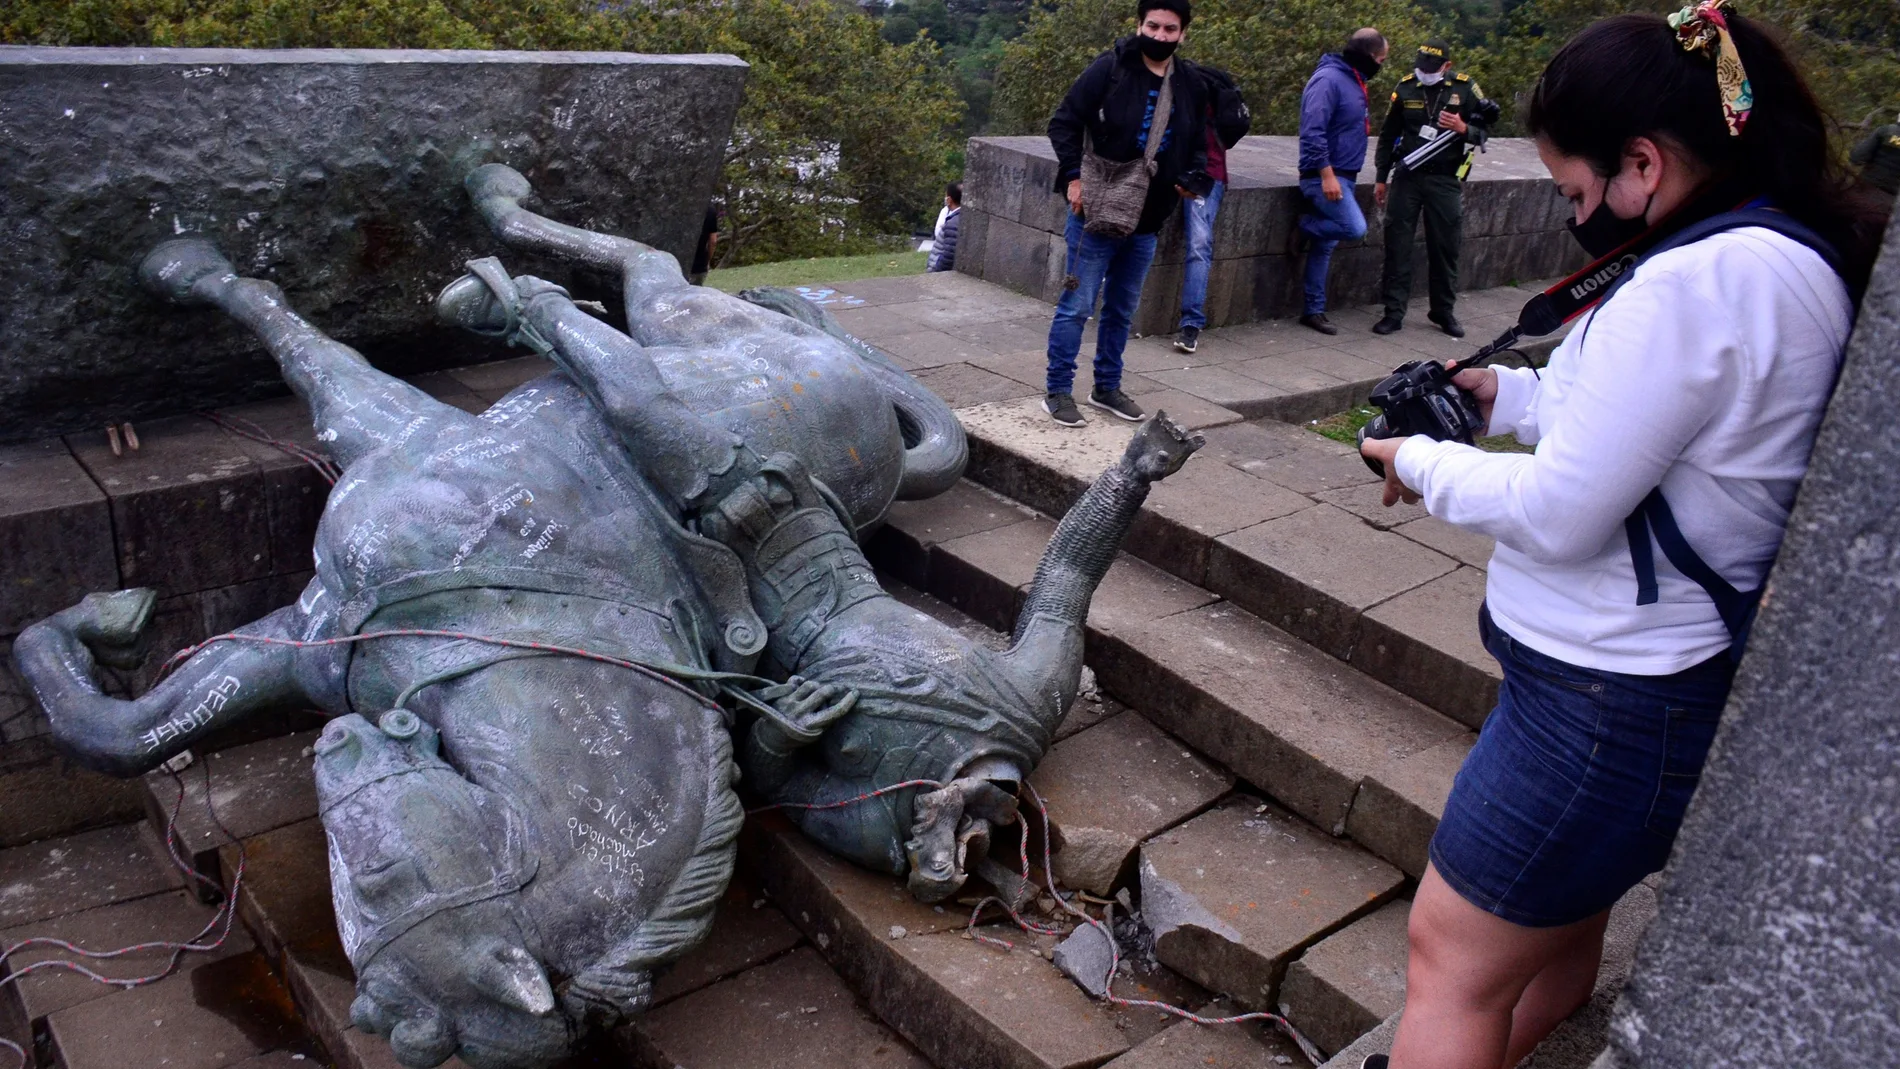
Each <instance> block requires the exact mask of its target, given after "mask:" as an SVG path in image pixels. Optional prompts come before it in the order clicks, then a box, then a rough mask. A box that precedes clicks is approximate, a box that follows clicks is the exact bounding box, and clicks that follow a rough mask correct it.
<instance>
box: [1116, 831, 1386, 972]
mask: <svg viewBox="0 0 1900 1069" xmlns="http://www.w3.org/2000/svg"><path fill="white" fill-rule="evenodd" d="M1404 879H1405V877H1404V875H1403V874H1401V873H1400V872H1399V870H1397V869H1395V868H1393V867H1392V866H1390V865H1388V864H1386V863H1385V862H1383V861H1380V860H1379V859H1378V858H1376V857H1373V856H1372V855H1371V854H1368V853H1366V852H1365V851H1364V850H1361V849H1360V848H1358V847H1356V846H1353V845H1352V844H1350V843H1344V842H1341V841H1339V840H1337V839H1334V838H1332V837H1331V836H1329V835H1327V834H1326V833H1325V832H1322V831H1320V830H1319V829H1318V828H1315V827H1312V826H1311V825H1309V824H1306V823H1305V822H1303V821H1300V820H1299V819H1297V818H1295V817H1293V816H1292V815H1291V814H1289V813H1287V812H1285V811H1284V810H1281V809H1280V808H1279V807H1277V806H1273V805H1269V804H1266V803H1264V802H1261V801H1259V800H1257V799H1253V798H1248V797H1245V796H1237V797H1235V798H1234V799H1231V800H1229V801H1228V802H1227V803H1225V804H1223V805H1221V806H1219V807H1217V808H1215V809H1214V810H1212V811H1211V812H1208V813H1205V814H1203V815H1201V816H1199V817H1196V818H1194V819H1193V820H1191V821H1188V822H1187V823H1186V824H1183V825H1181V826H1180V827H1178V828H1175V829H1174V830H1172V831H1169V832H1166V833H1164V834H1162V835H1159V836H1157V837H1155V838H1154V839H1151V840H1149V841H1148V842H1147V843H1144V844H1143V845H1142V848H1141V911H1142V919H1143V920H1144V921H1146V922H1147V924H1148V926H1149V927H1150V928H1152V929H1153V930H1154V932H1155V956H1156V957H1158V958H1160V959H1161V963H1162V964H1164V965H1167V966H1168V967H1170V968H1172V969H1175V970H1177V971H1178V972H1180V973H1182V974H1183V975H1185V976H1187V977H1188V978H1189V979H1192V980H1194V981H1196V982H1198V983H1200V984H1203V985H1205V986H1206V987H1208V988H1209V989H1211V990H1214V991H1218V992H1220V993H1221V994H1223V995H1226V996H1228V997H1229V998H1232V999H1234V1000H1235V1001H1237V1002H1239V1003H1240V1004H1241V1005H1243V1006H1246V1007H1248V1008H1250V1009H1267V1008H1270V1007H1272V1006H1274V1005H1275V995H1276V993H1277V992H1278V989H1279V985H1280V980H1281V977H1282V975H1283V973H1284V972H1285V969H1286V966H1287V964H1288V963H1289V962H1291V961H1292V959H1293V958H1295V957H1297V956H1298V955H1299V953H1300V952H1301V951H1302V950H1304V949H1305V948H1307V947H1309V946H1311V945H1313V944H1314V943H1316V942H1318V941H1319V940H1320V939H1322V938H1324V937H1325V936H1327V935H1328V934H1330V933H1332V932H1333V931H1336V930H1337V929H1339V928H1340V927H1342V926H1344V925H1345V924H1347V923H1348V922H1350V921H1352V920H1353V919H1354V918H1356V917H1359V916H1361V915H1363V914H1365V913H1367V912H1370V911H1371V910H1372V909H1373V908H1375V907H1377V906H1378V905H1379V904H1380V903H1381V902H1383V901H1384V900H1386V899H1387V898H1389V897H1391V896H1392V895H1393V894H1395V893H1397V891H1398V889H1399V887H1400V885H1401V884H1402V883H1403V882H1404Z"/></svg>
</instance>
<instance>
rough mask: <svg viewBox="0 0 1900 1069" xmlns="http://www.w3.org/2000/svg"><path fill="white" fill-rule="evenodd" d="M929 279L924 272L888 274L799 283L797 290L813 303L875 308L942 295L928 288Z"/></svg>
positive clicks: (826, 305)
mask: <svg viewBox="0 0 1900 1069" xmlns="http://www.w3.org/2000/svg"><path fill="white" fill-rule="evenodd" d="M930 281H931V280H930V278H929V277H928V276H925V275H887V276H885V277H883V278H860V279H853V280H851V281H849V282H833V283H829V284H826V285H821V286H801V287H798V289H799V291H800V292H801V293H804V294H805V295H806V298H807V299H808V300H814V303H817V304H819V305H821V306H823V307H828V308H829V307H840V306H849V307H853V308H859V307H866V306H870V307H877V306H879V305H886V304H904V303H907V302H910V301H917V300H922V299H924V298H926V297H933V296H941V294H936V293H932V292H931V291H930V287H929V285H928V283H929V282H930Z"/></svg>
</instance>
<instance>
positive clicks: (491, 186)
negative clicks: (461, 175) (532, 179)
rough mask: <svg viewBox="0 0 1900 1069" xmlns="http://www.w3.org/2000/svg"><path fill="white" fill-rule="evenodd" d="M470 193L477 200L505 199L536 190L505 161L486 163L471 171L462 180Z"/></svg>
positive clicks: (518, 196)
mask: <svg viewBox="0 0 1900 1069" xmlns="http://www.w3.org/2000/svg"><path fill="white" fill-rule="evenodd" d="M462 185H463V187H464V188H466V189H467V190H468V195H469V196H470V197H472V198H474V199H475V200H477V201H481V200H486V199H488V198H490V197H499V198H501V199H503V200H520V199H522V198H523V197H526V196H527V195H528V194H530V193H532V192H534V187H533V186H531V185H529V184H528V179H527V178H526V177H525V176H524V175H522V173H521V172H520V171H517V170H515V169H514V168H513V167H510V166H508V165H507V164H505V163H484V164H482V165H481V166H480V167H477V168H475V169H474V170H473V171H470V172H469V174H468V178H466V179H464V180H463V182H462Z"/></svg>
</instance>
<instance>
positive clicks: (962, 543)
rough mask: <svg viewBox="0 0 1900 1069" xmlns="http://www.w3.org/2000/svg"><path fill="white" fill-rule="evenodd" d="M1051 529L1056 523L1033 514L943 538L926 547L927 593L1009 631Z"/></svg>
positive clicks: (1002, 629) (1046, 545)
mask: <svg viewBox="0 0 1900 1069" xmlns="http://www.w3.org/2000/svg"><path fill="white" fill-rule="evenodd" d="M1055 533H1056V525H1055V524H1053V523H1051V522H1050V521H1048V520H1046V519H1043V518H1041V517H1037V518H1036V519H1033V520H1024V521H1022V522H1021V523H1014V524H1011V525H1009V526H1008V527H998V528H995V529H993V530H989V531H983V532H981V533H979V534H973V535H965V536H963V537H962V538H957V539H952V540H951V541H948V542H945V543H943V544H942V545H939V546H937V547H936V548H935V549H934V550H932V551H931V559H930V593H932V594H935V595H936V596H937V597H940V598H942V599H943V600H945V601H947V602H949V603H950V604H951V605H954V606H956V607H957V608H959V609H962V610H963V611H964V612H967V613H969V614H970V615H971V616H973V617H975V618H976V619H977V620H978V621H979V622H981V623H984V624H987V625H989V626H990V627H994V628H996V629H997V630H999V631H1008V630H1010V629H1012V628H1014V627H1015V625H1016V610H1017V609H1019V608H1020V607H1021V606H1022V599H1023V590H1024V589H1025V588H1026V587H1027V586H1028V584H1029V581H1030V580H1031V579H1034V578H1035V575H1036V564H1037V563H1038V562H1039V561H1041V560H1042V554H1043V551H1044V550H1046V549H1047V548H1048V547H1049V539H1050V538H1051V537H1052V536H1054V534H1055Z"/></svg>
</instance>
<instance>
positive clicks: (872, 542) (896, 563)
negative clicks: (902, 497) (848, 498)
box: [864, 479, 1035, 588]
mask: <svg viewBox="0 0 1900 1069" xmlns="http://www.w3.org/2000/svg"><path fill="white" fill-rule="evenodd" d="M1034 517H1035V513H1034V512H1032V511H1030V510H1029V509H1026V508H1024V507H1022V506H1021V505H1018V504H1016V503H1015V502H1014V501H1011V500H1009V499H1008V498H1006V497H1003V496H1002V495H1000V494H997V493H994V492H992V491H989V490H985V489H984V488H982V487H981V486H978V485H977V484H975V483H973V482H970V481H969V480H967V479H965V480H960V481H958V482H957V484H956V485H954V486H952V487H951V488H950V489H948V490H946V491H944V492H943V493H941V494H938V495H937V496H936V497H932V498H927V499H925V500H923V501H897V502H893V503H892V504H891V508H890V511H889V512H888V513H886V514H885V517H884V526H883V527H881V528H880V529H878V531H877V532H876V533H874V534H872V535H871V537H870V538H869V539H867V540H866V542H865V547H864V548H865V554H866V556H868V557H869V558H870V560H871V563H872V564H873V565H875V566H876V567H877V568H878V569H879V570H880V571H886V572H891V573H893V574H895V575H897V576H899V577H900V578H902V579H903V580H904V581H905V582H906V583H909V584H910V585H911V586H914V587H919V588H928V587H929V585H930V575H929V573H930V553H931V550H932V548H933V547H936V546H939V545H941V544H943V543H945V542H949V541H952V540H953V539H958V538H962V537H964V536H966V535H972V534H977V533H979V532H982V531H990V530H995V529H996V528H998V527H1007V526H1009V525H1011V524H1015V523H1021V522H1023V521H1024V520H1027V519H1032V518H1034Z"/></svg>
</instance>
